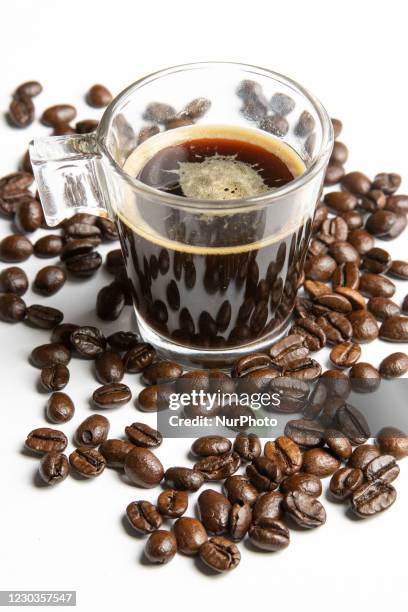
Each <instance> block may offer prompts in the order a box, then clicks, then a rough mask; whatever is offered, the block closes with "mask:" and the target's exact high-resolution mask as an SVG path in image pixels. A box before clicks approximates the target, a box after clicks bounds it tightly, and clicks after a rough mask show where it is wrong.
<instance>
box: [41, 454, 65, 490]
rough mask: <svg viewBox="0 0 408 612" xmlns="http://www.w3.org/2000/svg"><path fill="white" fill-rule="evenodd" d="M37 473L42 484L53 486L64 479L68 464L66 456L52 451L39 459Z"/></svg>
mask: <svg viewBox="0 0 408 612" xmlns="http://www.w3.org/2000/svg"><path fill="white" fill-rule="evenodd" d="M39 473H40V476H41V478H42V480H43V481H44V482H46V483H47V484H49V485H55V484H58V483H59V482H62V481H63V480H65V479H66V477H67V476H68V474H69V463H68V459H67V457H66V455H63V454H62V453H58V452H56V451H52V452H50V453H46V454H45V455H44V456H43V457H41V461H40V468H39Z"/></svg>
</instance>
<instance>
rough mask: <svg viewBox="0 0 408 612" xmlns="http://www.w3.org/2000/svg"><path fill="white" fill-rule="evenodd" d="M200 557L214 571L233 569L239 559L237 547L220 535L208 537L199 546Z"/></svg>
mask: <svg viewBox="0 0 408 612" xmlns="http://www.w3.org/2000/svg"><path fill="white" fill-rule="evenodd" d="M200 559H201V561H203V562H204V563H205V564H206V565H208V567H209V568H210V569H212V570H214V571H215V572H226V571H230V570H233V569H235V568H236V567H237V566H238V565H239V562H240V561H241V554H240V552H239V550H238V547H237V546H236V545H235V544H233V543H232V542H230V540H227V538H224V537H222V536H217V537H214V538H210V539H209V540H208V542H205V543H204V544H203V545H202V546H201V548H200Z"/></svg>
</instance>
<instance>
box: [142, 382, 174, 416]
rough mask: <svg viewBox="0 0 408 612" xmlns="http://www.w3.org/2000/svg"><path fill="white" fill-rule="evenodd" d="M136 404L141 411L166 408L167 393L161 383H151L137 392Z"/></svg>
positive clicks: (155, 410)
mask: <svg viewBox="0 0 408 612" xmlns="http://www.w3.org/2000/svg"><path fill="white" fill-rule="evenodd" d="M137 405H138V407H139V409H140V410H141V411H142V412H157V411H158V410H160V409H162V408H163V409H165V408H168V405H169V393H168V392H167V390H166V389H165V388H163V385H160V386H158V385H152V386H151V387H147V388H146V389H143V390H142V391H141V392H140V393H139V396H138V398H137Z"/></svg>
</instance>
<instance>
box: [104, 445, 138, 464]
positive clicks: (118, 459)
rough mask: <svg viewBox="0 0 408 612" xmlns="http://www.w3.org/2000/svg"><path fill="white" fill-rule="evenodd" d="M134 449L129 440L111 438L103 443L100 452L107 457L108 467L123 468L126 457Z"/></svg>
mask: <svg viewBox="0 0 408 612" xmlns="http://www.w3.org/2000/svg"><path fill="white" fill-rule="evenodd" d="M133 448H134V446H133V444H131V443H130V442H128V441H127V440H119V439H115V438H111V439H108V440H105V441H104V442H102V444H101V446H100V447H99V452H100V453H101V455H103V456H104V457H105V461H106V464H107V466H108V467H112V468H123V466H124V465H125V459H126V455H127V454H128V453H129V452H130V451H131V450H132V449H133Z"/></svg>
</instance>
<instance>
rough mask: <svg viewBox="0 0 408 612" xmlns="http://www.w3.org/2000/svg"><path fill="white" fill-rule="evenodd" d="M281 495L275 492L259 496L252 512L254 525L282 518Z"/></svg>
mask: <svg viewBox="0 0 408 612" xmlns="http://www.w3.org/2000/svg"><path fill="white" fill-rule="evenodd" d="M282 502H283V495H282V493H278V492H277V491H271V492H270V493H262V494H261V495H259V497H258V499H257V500H256V502H255V505H254V507H253V510H252V520H253V522H254V523H258V522H260V521H265V520H267V521H268V520H274V519H280V518H282V514H283V509H282Z"/></svg>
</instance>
